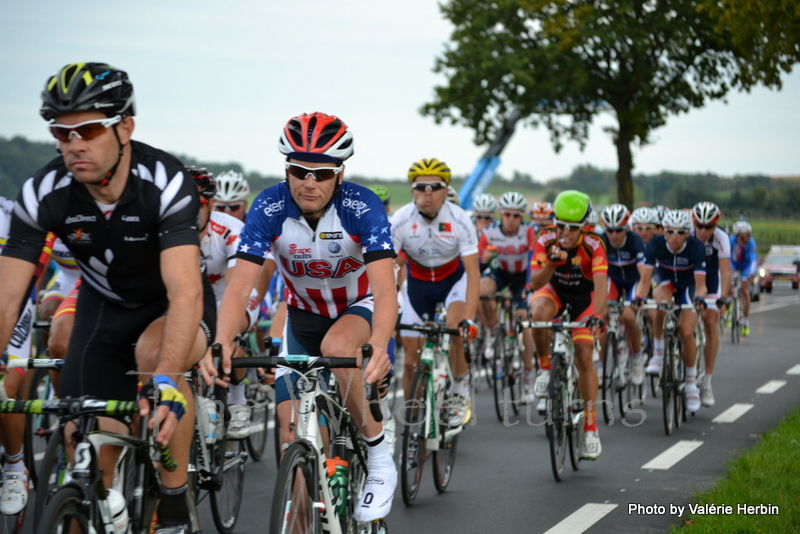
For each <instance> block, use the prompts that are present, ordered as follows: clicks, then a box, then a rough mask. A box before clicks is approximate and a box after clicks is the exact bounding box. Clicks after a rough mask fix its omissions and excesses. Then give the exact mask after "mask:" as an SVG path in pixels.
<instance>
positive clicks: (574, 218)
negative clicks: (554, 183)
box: [553, 190, 592, 223]
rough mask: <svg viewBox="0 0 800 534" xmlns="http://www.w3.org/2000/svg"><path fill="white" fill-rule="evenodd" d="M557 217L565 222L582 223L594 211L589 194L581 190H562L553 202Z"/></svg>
mask: <svg viewBox="0 0 800 534" xmlns="http://www.w3.org/2000/svg"><path fill="white" fill-rule="evenodd" d="M553 206H554V208H555V212H556V219H558V220H559V221H564V222H572V223H582V222H583V221H585V220H586V217H588V216H589V213H591V211H592V201H591V200H590V199H589V195H587V194H586V193H581V192H580V191H574V190H568V191H562V192H561V193H560V194H559V195H558V196H557V197H556V201H555V202H554V203H553Z"/></svg>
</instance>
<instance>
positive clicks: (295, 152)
mask: <svg viewBox="0 0 800 534" xmlns="http://www.w3.org/2000/svg"><path fill="white" fill-rule="evenodd" d="M278 150H280V151H281V154H284V155H285V156H286V157H287V158H293V159H297V160H300V161H312V162H319V163H327V162H333V163H341V162H343V161H344V160H346V159H347V158H349V157H350V156H352V155H353V134H352V133H350V130H348V129H347V125H346V124H345V123H344V122H342V120H341V119H340V118H338V117H335V116H333V115H326V114H324V113H320V112H318V111H315V112H314V113H303V114H302V115H298V116H297V117H292V118H291V119H289V122H287V123H286V126H284V127H283V131H282V132H281V137H280V139H279V140H278Z"/></svg>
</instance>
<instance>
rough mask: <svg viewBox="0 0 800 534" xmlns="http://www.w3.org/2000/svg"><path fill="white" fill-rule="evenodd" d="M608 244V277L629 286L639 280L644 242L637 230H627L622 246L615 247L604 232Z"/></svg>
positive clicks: (603, 236) (604, 239) (604, 238)
mask: <svg viewBox="0 0 800 534" xmlns="http://www.w3.org/2000/svg"><path fill="white" fill-rule="evenodd" d="M601 237H602V239H603V241H604V242H605V244H606V256H607V257H608V278H609V279H611V280H613V281H614V282H616V283H617V284H621V285H623V286H625V287H629V286H630V284H633V283H636V282H638V281H639V269H638V265H639V264H641V263H643V262H644V242H643V241H642V238H641V237H639V236H638V235H637V234H636V232H633V231H631V230H628V231H626V232H625V241H624V242H623V243H622V246H621V247H620V248H615V247H614V246H613V245H612V244H611V240H609V239H608V235H607V234H602V236H601Z"/></svg>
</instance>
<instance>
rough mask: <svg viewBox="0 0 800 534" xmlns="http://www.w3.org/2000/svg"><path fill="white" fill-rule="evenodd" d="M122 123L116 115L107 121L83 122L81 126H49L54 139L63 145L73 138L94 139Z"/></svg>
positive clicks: (120, 117) (54, 124)
mask: <svg viewBox="0 0 800 534" xmlns="http://www.w3.org/2000/svg"><path fill="white" fill-rule="evenodd" d="M121 121H122V116H121V115H116V116H114V117H110V118H107V119H95V120H91V121H86V122H82V123H80V124H73V125H69V124H56V123H53V124H51V125H50V126H49V128H50V133H51V134H53V137H55V138H56V139H58V140H59V141H61V142H62V143H67V142H69V140H70V139H72V136H73V135H74V136H76V137H77V138H78V139H86V140H88V139H94V138H95V137H98V136H100V135H101V134H102V133H103V132H105V131H106V128H109V127H111V126H114V125H115V124H117V123H119V122H121Z"/></svg>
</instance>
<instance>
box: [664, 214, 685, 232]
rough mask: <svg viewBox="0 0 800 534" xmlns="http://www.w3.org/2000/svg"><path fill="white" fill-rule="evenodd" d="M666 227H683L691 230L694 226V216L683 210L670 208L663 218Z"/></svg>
mask: <svg viewBox="0 0 800 534" xmlns="http://www.w3.org/2000/svg"><path fill="white" fill-rule="evenodd" d="M661 225H662V226H664V228H683V229H686V230H689V229H690V228H691V227H692V217H691V216H690V215H689V214H688V213H686V212H685V211H683V210H668V211H667V213H666V215H664V218H663V219H662V220H661Z"/></svg>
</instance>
